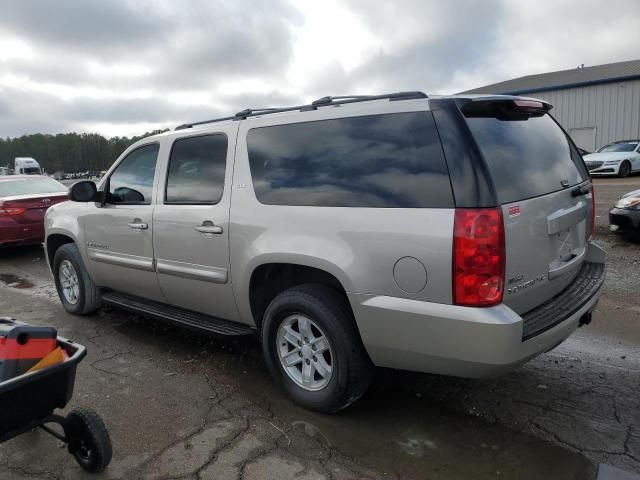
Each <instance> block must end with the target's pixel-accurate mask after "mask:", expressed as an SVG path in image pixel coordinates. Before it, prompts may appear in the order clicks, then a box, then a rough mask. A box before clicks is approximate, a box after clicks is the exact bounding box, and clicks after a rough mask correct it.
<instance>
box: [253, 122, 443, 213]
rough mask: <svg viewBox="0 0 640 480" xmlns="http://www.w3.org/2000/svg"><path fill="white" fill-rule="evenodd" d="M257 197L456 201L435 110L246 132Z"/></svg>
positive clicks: (292, 201)
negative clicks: (437, 127) (434, 113)
mask: <svg viewBox="0 0 640 480" xmlns="http://www.w3.org/2000/svg"><path fill="white" fill-rule="evenodd" d="M247 145H248V150H249V163H250V166H251V175H252V177H253V186H254V190H255V193H256V197H257V198H258V201H260V202H261V203H265V204H269V205H304V206H326V207H387V208H418V207H439V208H450V207H452V206H453V195H452V193H451V184H450V182H449V174H448V171H447V167H446V164H445V160H444V155H443V153H442V147H441V145H440V140H439V138H438V134H437V132H436V128H435V124H434V120H433V116H432V115H431V112H411V113H393V114H386V115H367V116H361V117H349V118H340V119H334V120H321V121H315V122H305V123H294V124H287V125H276V126H271V127H261V128H254V129H252V130H250V131H249V133H248V134H247Z"/></svg>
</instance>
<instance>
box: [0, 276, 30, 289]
mask: <svg viewBox="0 0 640 480" xmlns="http://www.w3.org/2000/svg"><path fill="white" fill-rule="evenodd" d="M0 282H2V283H4V284H6V285H7V286H8V287H11V288H21V289H24V288H33V286H34V285H33V283H31V282H30V281H29V280H27V279H26V278H22V277H19V276H18V275H14V274H13V273H0Z"/></svg>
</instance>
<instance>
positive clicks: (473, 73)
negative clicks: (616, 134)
mask: <svg viewBox="0 0 640 480" xmlns="http://www.w3.org/2000/svg"><path fill="white" fill-rule="evenodd" d="M639 20H640V1H638V0H608V1H607V2H602V1H595V0H549V1H544V0H536V1H530V0H526V1H515V0H504V1H500V0H478V1H472V0H459V1H456V0H438V1H427V0H415V1H414V0H407V1H400V0H398V1H395V2H394V1H382V0H381V1H373V0H346V1H337V0H322V1H320V0H318V1H310V0H309V1H303V0H300V1H297V2H294V1H290V0H272V1H266V0H247V1H241V0H227V1H218V0H193V1H187V0H184V1H180V2H178V1H172V0H167V1H160V0H158V1H152V0H131V1H129V0H77V1H72V0H56V1H45V0H42V1H35V0H15V1H13V0H6V1H3V2H2V11H1V13H0V136H2V137H6V136H19V135H22V134H25V133H36V132H42V133H60V132H69V131H78V132H87V131H88V132H99V133H102V134H104V135H107V136H113V135H132V134H140V133H143V132H145V131H147V130H151V129H155V128H167V127H174V126H175V125H177V124H179V123H182V122H184V121H194V120H200V119H206V118H211V117H215V116H219V115H227V114H231V113H234V112H236V111H238V110H241V109H244V108H247V107H254V108H255V107H266V106H280V105H291V104H297V103H302V102H306V101H309V100H313V99H315V98H319V97H322V96H325V95H340V94H362V93H383V92H391V91H401V90H423V91H425V92H427V93H454V92H458V91H462V90H465V89H470V88H474V87H479V86H482V85H485V84H488V83H493V82H498V81H502V80H506V79H509V78H514V77H519V76H522V75H527V74H533V73H541V72H546V71H553V70H563V69H568V68H574V67H575V66H577V65H579V64H581V63H584V64H585V65H587V66H589V65H597V64H602V63H610V62H616V61H624V60H632V59H638V58H640V23H639Z"/></svg>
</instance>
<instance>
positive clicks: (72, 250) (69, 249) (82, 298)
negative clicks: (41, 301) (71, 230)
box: [53, 243, 102, 315]
mask: <svg viewBox="0 0 640 480" xmlns="http://www.w3.org/2000/svg"><path fill="white" fill-rule="evenodd" d="M65 260H68V261H69V262H71V264H72V265H73V268H74V269H75V271H76V273H77V275H78V287H79V291H80V293H79V295H78V300H77V302H76V303H71V302H69V301H68V300H67V298H66V297H65V295H64V293H63V290H62V285H61V284H60V276H59V270H60V264H62V262H63V261H65ZM53 278H54V280H55V282H56V290H58V296H59V297H60V301H61V302H62V306H63V307H64V309H65V310H66V311H67V312H69V313H73V314H74V315H88V314H90V313H93V312H95V311H96V310H98V309H99V308H100V307H102V295H101V294H100V290H99V289H98V287H96V286H95V284H94V283H93V281H92V280H91V277H89V273H88V272H87V269H86V268H84V263H83V262H82V257H81V256H80V252H79V251H78V247H77V246H76V245H75V243H67V244H65V245H62V246H61V247H60V248H59V249H58V250H57V251H56V254H55V256H54V257H53Z"/></svg>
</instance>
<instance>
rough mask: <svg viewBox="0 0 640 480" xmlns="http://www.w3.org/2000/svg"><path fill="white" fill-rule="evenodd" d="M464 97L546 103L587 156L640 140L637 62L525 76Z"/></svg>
mask: <svg viewBox="0 0 640 480" xmlns="http://www.w3.org/2000/svg"><path fill="white" fill-rule="evenodd" d="M464 93H496V94H505V95H507V94H508V95H525V96H531V97H536V98H540V99H542V100H546V101H547V102H549V103H551V104H552V105H553V110H552V111H551V113H552V114H553V116H554V117H555V118H556V119H557V120H558V121H559V122H560V124H561V125H562V126H563V127H564V128H565V130H567V131H568V132H569V134H570V135H571V137H572V138H573V140H574V141H575V142H576V144H577V145H578V146H579V147H582V148H584V149H585V150H588V151H590V152H592V151H594V150H595V149H596V148H600V147H602V146H603V145H606V144H607V143H611V142H614V141H616V140H626V139H637V138H640V60H633V61H629V62H619V63H609V64H607V65H597V66H594V67H584V66H581V67H578V68H575V69H572V70H562V71H559V72H551V73H542V74H538V75H528V76H526V77H520V78H514V79H513V80H507V81H505V82H500V83H494V84H492V85H487V86H484V87H480V88H476V89H473V90H469V91H467V92H464Z"/></svg>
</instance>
